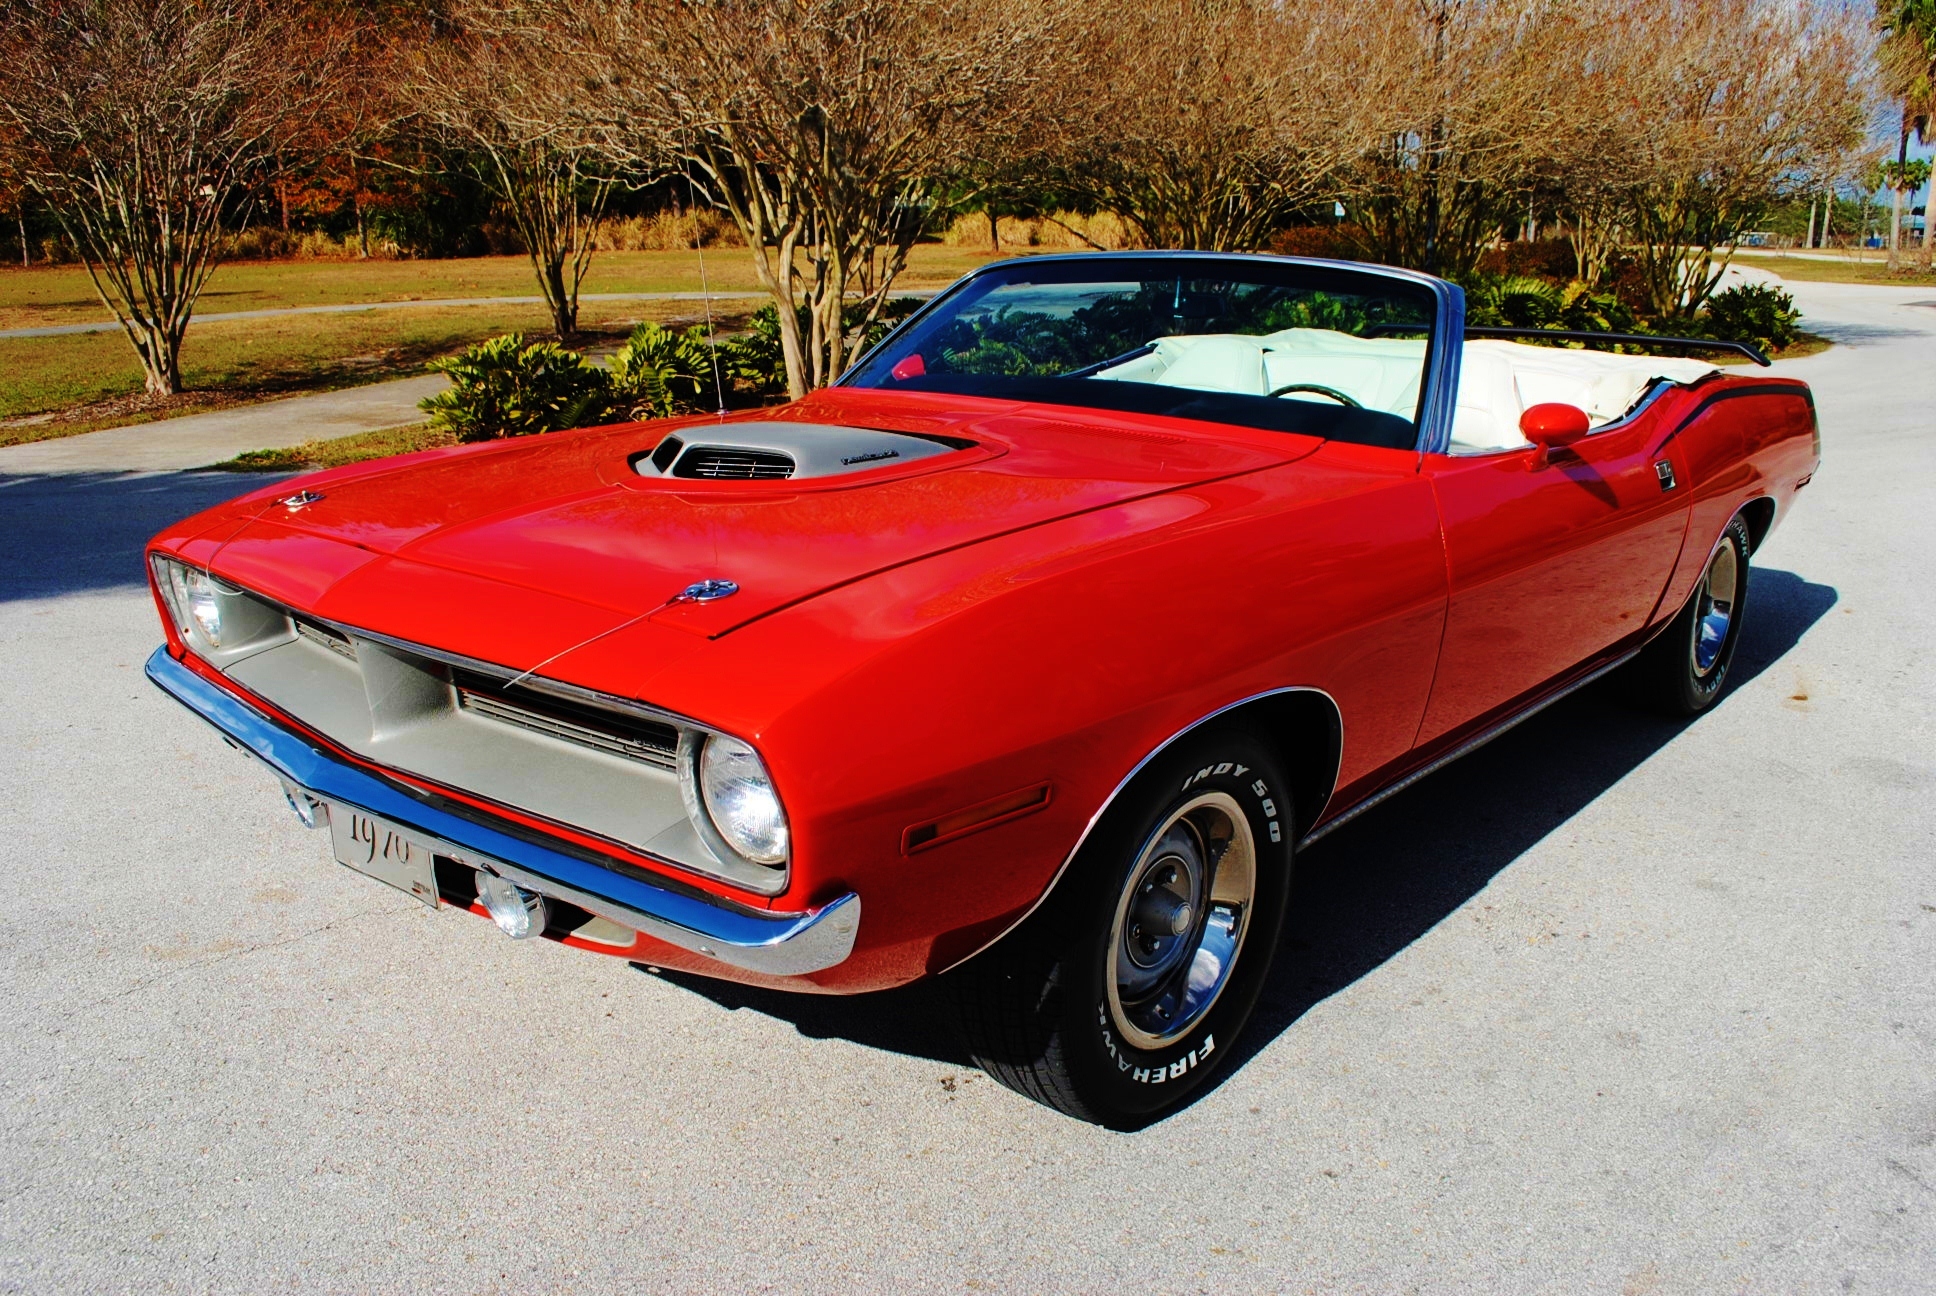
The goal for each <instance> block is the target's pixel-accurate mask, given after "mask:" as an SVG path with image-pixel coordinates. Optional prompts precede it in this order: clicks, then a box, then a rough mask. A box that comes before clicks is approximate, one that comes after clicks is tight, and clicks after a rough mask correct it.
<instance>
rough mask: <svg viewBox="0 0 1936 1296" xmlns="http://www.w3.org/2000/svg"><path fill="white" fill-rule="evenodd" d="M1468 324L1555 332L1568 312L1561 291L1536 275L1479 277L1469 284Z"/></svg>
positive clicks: (1467, 297) (1467, 296)
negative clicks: (1564, 314)
mask: <svg viewBox="0 0 1936 1296" xmlns="http://www.w3.org/2000/svg"><path fill="white" fill-rule="evenodd" d="M1465 309H1466V322H1467V323H1470V324H1483V325H1490V326H1493V327H1495V328H1496V327H1505V328H1551V327H1553V326H1554V325H1556V324H1558V323H1559V322H1560V315H1561V313H1562V312H1563V311H1564V310H1565V309H1566V304H1565V300H1564V298H1563V297H1562V296H1561V293H1560V290H1559V288H1558V287H1556V286H1555V285H1553V284H1552V283H1549V282H1548V281H1547V280H1544V279H1537V278H1534V277H1533V276H1532V275H1486V274H1481V275H1475V276H1473V277H1472V278H1471V279H1470V280H1469V281H1468V282H1467V284H1466V308H1465Z"/></svg>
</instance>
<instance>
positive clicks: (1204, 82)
mask: <svg viewBox="0 0 1936 1296" xmlns="http://www.w3.org/2000/svg"><path fill="white" fill-rule="evenodd" d="M1387 8H1388V6H1387V5H1385V4H1382V3H1375V2H1374V0H1148V2H1147V3H1142V4H1133V5H1120V4H1104V3H1090V4H1086V5H1082V6H1080V7H1079V9H1078V12H1079V14H1080V21H1079V22H1074V23H1071V24H1070V25H1069V26H1068V28H1067V34H1066V36H1065V46H1066V48H1067V50H1068V53H1069V55H1070V58H1069V66H1068V69H1067V71H1066V72H1064V73H1063V74H1062V75H1060V76H1058V77H1057V78H1056V84H1057V88H1058V91H1059V93H1058V94H1057V95H1056V98H1055V100H1054V102H1053V103H1052V104H1051V105H1049V106H1048V110H1047V111H1046V112H1045V113H1044V114H1043V120H1042V122H1041V123H1040V127H1039V131H1040V136H1039V137H1040V138H1042V139H1043V141H1044V143H1045V145H1046V149H1045V152H1046V154H1047V156H1046V157H1045V159H1044V160H1045V161H1046V162H1047V163H1048V164H1049V165H1050V167H1051V168H1052V172H1053V174H1054V175H1055V176H1056V178H1057V180H1058V181H1059V182H1060V186H1061V187H1062V188H1064V189H1065V190H1066V191H1068V192H1069V193H1071V194H1073V195H1074V196H1075V197H1076V198H1077V199H1078V201H1079V202H1081V203H1082V204H1083V205H1085V206H1090V207H1097V208H1102V209H1106V210H1111V211H1114V212H1116V213H1117V214H1119V215H1120V216H1122V218H1123V219H1124V220H1125V221H1126V222H1128V223H1129V224H1130V225H1131V226H1132V227H1133V228H1134V229H1135V230H1136V232H1137V234H1138V235H1139V236H1140V239H1141V241H1142V242H1143V243H1145V244H1146V245H1148V246H1151V247H1177V248H1209V249H1215V250H1231V249H1247V248H1254V247H1256V246H1257V245H1258V244H1260V243H1261V242H1262V241H1263V240H1264V239H1265V238H1266V237H1267V236H1268V235H1269V234H1271V233H1272V232H1273V231H1274V230H1276V229H1277V228H1279V227H1280V226H1282V225H1283V224H1284V223H1285V222H1286V221H1287V219H1288V218H1290V217H1291V216H1293V215H1295V214H1296V213H1297V212H1298V211H1299V210H1301V209H1303V208H1306V207H1309V206H1311V205H1312V204H1313V203H1314V202H1316V201H1317V200H1319V199H1326V200H1329V199H1331V198H1332V197H1334V196H1335V193H1336V190H1337V179H1338V175H1339V172H1340V171H1341V169H1342V168H1343V167H1344V166H1345V165H1346V164H1347V163H1349V162H1350V161H1352V160H1353V159H1354V158H1356V157H1358V156H1359V155H1361V154H1362V153H1364V152H1365V151H1366V149H1367V148H1368V146H1369V145H1370V142H1371V140H1372V139H1373V138H1374V136H1375V133H1376V124H1377V120H1378V114H1379V112H1380V110H1381V109H1382V108H1383V107H1384V105H1385V103H1386V102H1387V99H1388V96H1389V94H1390V93H1391V90H1392V87H1393V86H1394V85H1395V84H1397V81H1398V77H1397V76H1396V75H1394V74H1395V73H1396V72H1398V71H1399V69H1398V68H1397V67H1396V65H1395V64H1394V62H1393V61H1392V60H1391V59H1390V58H1389V57H1387V50H1386V47H1384V46H1383V45H1382V44H1380V43H1379V42H1376V41H1369V40H1367V39H1366V34H1367V33H1368V32H1370V31H1373V30H1375V29H1376V27H1377V26H1378V25H1379V23H1380V21H1381V19H1382V15H1383V14H1384V12H1385V10H1386V9H1387Z"/></svg>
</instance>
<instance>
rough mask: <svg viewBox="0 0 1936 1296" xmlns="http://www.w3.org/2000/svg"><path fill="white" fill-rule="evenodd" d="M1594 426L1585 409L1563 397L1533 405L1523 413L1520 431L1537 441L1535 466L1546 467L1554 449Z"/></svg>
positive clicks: (1566, 443)
mask: <svg viewBox="0 0 1936 1296" xmlns="http://www.w3.org/2000/svg"><path fill="white" fill-rule="evenodd" d="M1590 427H1591V425H1590V424H1589V423H1588V422H1587V417H1586V411H1585V410H1583V409H1581V408H1580V407H1579V406H1578V405H1566V404H1562V403H1561V402H1559V401H1547V402H1546V403H1545V404H1542V405H1529V406H1527V408H1526V412H1525V413H1524V414H1521V415H1520V416H1519V430H1520V432H1522V433H1523V434H1524V435H1525V437H1526V439H1527V440H1528V441H1531V442H1532V443H1533V462H1532V464H1531V466H1532V467H1534V468H1544V467H1545V466H1546V464H1547V462H1548V457H1549V454H1550V452H1551V451H1553V450H1556V449H1558V448H1559V447H1561V446H1567V445H1571V444H1573V443H1574V442H1575V441H1578V440H1579V439H1580V438H1581V437H1583V436H1585V435H1586V434H1587V432H1588V430H1589V429H1590Z"/></svg>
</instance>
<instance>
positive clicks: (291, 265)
mask: <svg viewBox="0 0 1936 1296" xmlns="http://www.w3.org/2000/svg"><path fill="white" fill-rule="evenodd" d="M988 259H989V257H988V256H987V254H985V253H980V252H976V251H973V250H970V249H966V248H956V247H948V246H945V245H943V244H939V243H923V244H921V245H919V246H918V247H916V248H915V249H914V251H913V253H912V254H911V255H910V257H909V260H908V272H907V274H906V276H905V277H904V278H903V279H902V282H903V283H905V284H906V285H907V286H908V287H910V288H938V287H940V286H941V285H943V284H945V283H949V282H951V281H952V280H955V279H957V278H959V277H961V276H962V275H964V274H966V273H968V271H970V270H972V269H973V268H974V267H976V266H978V265H980V264H982V263H983V262H985V261H987V260H988ZM706 283H707V286H708V287H710V288H711V289H712V290H713V291H715V292H720V291H749V292H756V291H758V290H759V281H758V280H757V279H756V278H755V277H754V274H753V261H752V256H751V254H750V253H748V252H747V250H746V249H745V248H732V247H723V248H709V249H707V251H706ZM537 291H538V285H537V281H536V279H535V278H534V277H533V275H532V273H531V263H530V262H529V261H527V260H526V259H525V258H523V257H471V258H466V259H463V260H452V261H314V260H291V261H238V262H235V263H233V264H230V265H225V266H221V267H220V268H218V269H217V270H216V271H215V275H214V277H213V278H211V279H210V280H209V284H208V289H207V291H205V292H204V293H203V294H202V299H201V304H200V305H199V306H198V307H197V310H198V311H200V312H201V313H203V314H220V313H224V312H228V311H245V310H273V309H276V308H279V307H286V306H324V305H333V304H340V303H347V302H392V301H422V300H426V299H434V298H439V297H530V296H534V295H536V294H537ZM583 291H584V292H587V293H612V292H698V291H699V256H698V254H697V253H694V252H601V253H599V254H598V255H597V256H596V257H594V258H592V264H591V270H590V273H589V274H588V275H587V277H586V280H585V286H584V289H583ZM111 318H113V316H112V314H111V313H110V312H109V311H108V309H107V308H106V307H105V306H103V305H101V299H100V298H99V297H97V296H95V293H94V286H93V285H92V284H91V283H90V282H89V281H88V277H87V272H86V271H85V270H83V269H82V268H81V267H79V266H47V267H36V268H33V269H21V268H19V267H17V266H15V267H11V268H0V329H15V328H38V327H42V326H45V325H50V324H82V323H87V322H89V321H93V320H105V319H111ZM191 336H192V334H191Z"/></svg>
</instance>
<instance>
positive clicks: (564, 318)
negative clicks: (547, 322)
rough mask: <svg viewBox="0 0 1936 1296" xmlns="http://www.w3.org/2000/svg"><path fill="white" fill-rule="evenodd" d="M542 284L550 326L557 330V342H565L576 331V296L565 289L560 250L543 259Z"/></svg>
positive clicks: (563, 263)
mask: <svg viewBox="0 0 1936 1296" xmlns="http://www.w3.org/2000/svg"><path fill="white" fill-rule="evenodd" d="M542 282H543V284H544V295H545V298H546V303H547V304H548V305H549V306H550V307H551V322H552V326H553V327H554V328H556V329H557V330H558V340H559V341H560V342H564V341H567V340H568V339H569V338H570V337H571V335H572V334H574V333H576V332H577V331H578V295H577V294H576V293H574V292H572V291H570V290H569V289H568V288H566V287H565V257H564V252H563V251H562V250H557V251H554V252H553V253H552V254H551V255H549V256H547V257H546V258H545V261H544V270H543V279H542Z"/></svg>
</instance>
